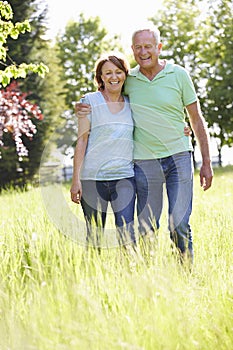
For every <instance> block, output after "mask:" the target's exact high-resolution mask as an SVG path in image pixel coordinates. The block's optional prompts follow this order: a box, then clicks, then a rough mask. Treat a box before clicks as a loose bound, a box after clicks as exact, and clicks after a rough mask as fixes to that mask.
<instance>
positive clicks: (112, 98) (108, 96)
mask: <svg viewBox="0 0 233 350" xmlns="http://www.w3.org/2000/svg"><path fill="white" fill-rule="evenodd" d="M101 93H102V95H103V97H104V99H105V101H106V102H123V101H124V98H123V96H122V95H121V93H119V92H116V93H111V92H109V91H106V90H103V91H101Z"/></svg>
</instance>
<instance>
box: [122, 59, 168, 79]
mask: <svg viewBox="0 0 233 350" xmlns="http://www.w3.org/2000/svg"><path fill="white" fill-rule="evenodd" d="M139 69H140V66H139V65H137V66H136V67H134V68H131V69H130V72H129V75H130V76H132V77H139V76H140V75H141V76H144V74H142V73H141V72H140V70H139ZM173 72H174V65H173V64H172V63H169V62H167V61H166V65H165V67H164V69H163V70H162V71H161V72H160V73H162V75H165V74H169V73H173ZM160 76H161V74H160Z"/></svg>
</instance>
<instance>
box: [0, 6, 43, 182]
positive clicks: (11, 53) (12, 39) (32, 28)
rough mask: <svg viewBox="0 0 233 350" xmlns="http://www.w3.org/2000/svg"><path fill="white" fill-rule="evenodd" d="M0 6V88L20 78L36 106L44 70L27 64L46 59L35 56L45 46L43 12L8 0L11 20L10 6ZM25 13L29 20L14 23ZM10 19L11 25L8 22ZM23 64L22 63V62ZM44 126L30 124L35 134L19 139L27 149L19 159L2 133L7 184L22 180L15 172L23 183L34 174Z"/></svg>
mask: <svg viewBox="0 0 233 350" xmlns="http://www.w3.org/2000/svg"><path fill="white" fill-rule="evenodd" d="M0 4H1V9H2V12H1V17H3V16H6V17H5V19H6V21H2V22H1V26H0V33H1V32H2V33H3V38H4V41H2V48H3V49H4V50H3V53H4V55H3V56H2V62H1V63H2V65H4V66H5V67H6V68H4V70H2V71H0V75H1V76H2V77H3V79H5V80H2V85H4V86H6V85H7V84H8V83H9V82H10V80H11V79H12V78H23V79H18V82H19V88H20V89H21V90H22V88H23V89H24V91H27V92H29V91H30V94H29V93H27V100H30V103H32V104H33V105H35V104H37V105H38V103H39V102H41V98H39V94H38V92H39V91H40V88H41V85H42V84H41V79H38V76H40V78H41V77H44V76H45V73H46V74H47V73H48V67H47V66H46V65H45V64H44V63H41V64H31V63H30V62H31V61H35V58H36V59H37V62H38V61H39V62H40V61H42V60H43V59H44V57H46V55H44V57H41V56H40V54H37V51H39V49H40V50H41V51H42V49H43V50H44V49H45V47H46V45H47V43H46V42H45V40H41V39H40V35H42V34H44V33H45V30H46V28H45V27H44V26H43V25H41V22H39V21H40V20H41V21H42V19H43V18H44V13H45V11H44V10H42V14H39V15H38V7H37V6H36V1H35V0H31V1H28V0H27V1H21V2H18V1H15V0H12V1H11V4H12V7H13V9H14V18H13V12H12V7H11V6H10V5H9V4H8V3H6V2H4V4H3V2H2V1H1V2H0ZM31 5H33V6H31ZM41 8H42V7H41ZM33 11H36V15H38V17H36V16H35V14H34V15H33ZM25 14H28V15H31V18H30V19H29V20H26V21H23V22H17V20H21V19H22V18H23V16H24V15H25ZM13 19H14V23H13V22H12V21H13ZM29 22H30V23H29ZM21 33H24V35H20V34H21ZM25 37H26V40H25ZM16 39H17V40H16ZM47 47H48V45H47ZM48 51H49V48H48ZM23 61H24V62H25V63H23ZM16 62H17V63H16ZM12 72H13V73H14V74H11V75H10V74H9V73H12ZM6 73H7V74H6ZM44 81H45V80H44ZM29 87H30V90H29ZM46 123H47V122H46ZM46 123H45V122H44V121H41V120H40V121H39V123H38V120H35V121H34V125H35V127H36V129H37V130H38V132H37V133H36V134H35V135H34V137H33V141H30V140H29V139H28V138H26V137H25V136H23V144H24V146H25V147H26V149H27V152H28V156H27V157H26V154H25V153H24V157H20V159H19V158H18V154H17V152H16V151H15V143H14V137H13V139H12V137H11V135H9V131H10V129H9V130H8V133H7V134H6V133H5V137H4V149H2V159H1V161H0V170H1V173H2V174H7V175H8V176H5V179H6V181H8V183H12V182H13V183H14V184H16V183H18V182H22V177H21V178H20V177H19V174H20V172H19V171H18V170H19V169H20V170H21V173H23V181H27V180H29V179H32V177H33V176H34V174H35V173H36V171H37V169H38V167H39V164H40V157H41V153H42V150H43V147H44V143H45V141H46V139H45V137H43V136H44V135H43V134H45V133H46V132H47V128H46ZM42 125H43V126H44V128H43V127H42ZM19 160H20V163H19ZM19 164H20V165H19ZM9 169H10V170H11V171H10V172H9V171H8V170H9ZM1 180H2V181H3V182H2V181H1V185H2V184H4V185H5V184H6V182H4V179H3V177H2V176H1ZM18 180H19V181H18Z"/></svg>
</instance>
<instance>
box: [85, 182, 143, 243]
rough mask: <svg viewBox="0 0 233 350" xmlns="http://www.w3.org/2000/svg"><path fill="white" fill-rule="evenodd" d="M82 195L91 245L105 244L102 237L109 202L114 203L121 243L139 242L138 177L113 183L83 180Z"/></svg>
mask: <svg viewBox="0 0 233 350" xmlns="http://www.w3.org/2000/svg"><path fill="white" fill-rule="evenodd" d="M82 192H83V193H82V198H81V205H82V209H83V212H84V216H85V220H86V225H87V241H88V242H89V243H91V244H92V245H97V246H100V245H101V237H100V236H101V232H102V231H103V229H104V227H105V223H106V216H107V207H108V203H110V204H111V207H112V210H113V213H114V217H115V225H116V228H117V232H118V241H119V243H120V244H127V243H130V242H133V243H135V232H134V208H135V199H136V186H135V179H134V177H132V178H127V179H120V180H111V181H94V180H82ZM96 232H97V233H96ZM94 236H95V237H94Z"/></svg>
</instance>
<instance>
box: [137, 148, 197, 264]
mask: <svg viewBox="0 0 233 350" xmlns="http://www.w3.org/2000/svg"><path fill="white" fill-rule="evenodd" d="M134 169H135V180H136V192H137V215H138V221H139V232H140V234H142V235H145V234H146V233H147V232H148V231H151V230H152V231H154V228H155V227H156V228H159V226H160V216H161V213H162V208H163V188H164V184H165V188H166V191H167V197H168V228H169V231H170V237H171V239H172V240H173V241H174V242H175V244H176V246H177V248H178V249H179V251H180V252H181V253H185V252H186V253H189V254H190V257H191V258H192V257H193V242H192V232H191V228H190V225H189V219H190V215H191V212H192V197H193V158H192V153H191V152H181V153H177V154H174V155H172V156H169V157H166V158H161V159H151V160H136V161H135V168H134Z"/></svg>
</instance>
